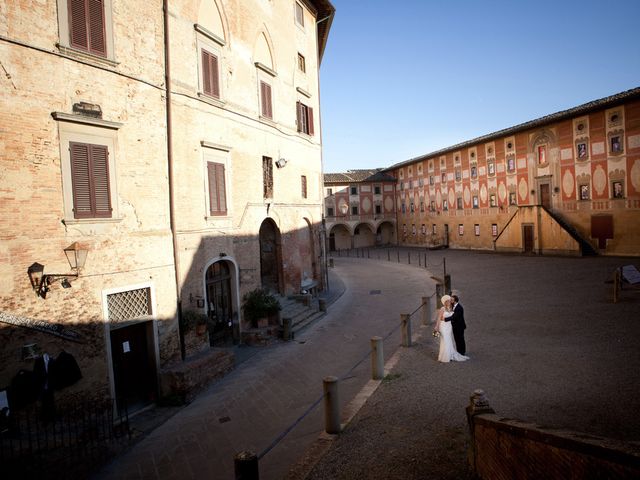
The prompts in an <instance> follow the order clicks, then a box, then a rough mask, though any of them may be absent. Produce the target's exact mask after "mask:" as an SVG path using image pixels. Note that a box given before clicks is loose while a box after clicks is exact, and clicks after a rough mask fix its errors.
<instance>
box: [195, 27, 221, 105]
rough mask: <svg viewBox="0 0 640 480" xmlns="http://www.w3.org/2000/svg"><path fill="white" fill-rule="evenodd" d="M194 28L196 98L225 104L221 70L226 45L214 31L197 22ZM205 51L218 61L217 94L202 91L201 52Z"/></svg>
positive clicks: (215, 103) (202, 69)
mask: <svg viewBox="0 0 640 480" xmlns="http://www.w3.org/2000/svg"><path fill="white" fill-rule="evenodd" d="M194 28H195V30H196V53H197V57H198V58H197V61H198V98H200V99H201V100H205V101H206V102H209V103H212V104H213V105H216V106H223V105H224V104H225V101H224V98H225V88H224V85H223V81H222V78H223V76H222V72H223V71H224V62H223V55H222V54H223V49H224V47H225V46H226V42H225V41H224V39H222V38H220V37H218V36H217V35H216V34H215V33H213V32H211V31H209V30H207V29H206V28H204V27H203V26H201V25H199V24H195V26H194ZM203 50H204V51H206V52H207V53H209V54H210V55H213V56H215V57H216V58H217V61H218V73H217V81H218V96H215V95H211V94H209V93H205V91H204V65H203V63H202V52H203Z"/></svg>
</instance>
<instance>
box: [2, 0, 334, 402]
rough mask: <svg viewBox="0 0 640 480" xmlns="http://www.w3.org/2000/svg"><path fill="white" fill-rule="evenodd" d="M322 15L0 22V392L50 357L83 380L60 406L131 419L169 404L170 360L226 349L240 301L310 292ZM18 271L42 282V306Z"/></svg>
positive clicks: (224, 8)
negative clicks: (198, 328)
mask: <svg viewBox="0 0 640 480" xmlns="http://www.w3.org/2000/svg"><path fill="white" fill-rule="evenodd" d="M165 8H167V12H168V13H167V15H165V14H164V13H163V12H164V11H165V10H164V9H165ZM333 14H334V8H333V6H332V5H331V3H330V2H328V1H326V0H298V1H296V0H290V1H284V2H264V1H260V0H207V1H204V0H203V1H190V2H166V1H165V2H162V1H160V0H152V1H150V2H133V3H132V2H122V1H121V0H103V1H101V2H92V3H86V2H84V1H82V0H57V1H53V0H51V1H46V2H39V3H34V4H29V5H25V4H24V3H21V2H16V1H12V0H10V1H8V2H2V4H0V63H1V66H2V69H3V73H4V74H3V75H2V78H1V79H0V82H1V85H2V88H1V89H0V100H1V102H2V105H3V108H2V110H1V111H0V125H2V127H1V128H2V141H0V165H1V173H0V225H1V228H0V238H1V242H0V259H1V261H0V343H1V344H2V350H1V351H0V390H2V388H3V387H6V386H8V385H9V384H10V383H11V381H12V379H13V378H14V376H15V375H16V373H17V372H18V371H19V370H21V369H22V370H28V369H30V368H31V366H32V362H33V357H34V355H38V354H42V353H47V354H48V355H49V356H50V357H51V358H55V357H56V356H57V355H58V354H59V353H60V352H62V351H63V350H64V351H66V352H69V353H71V354H73V355H74V357H75V358H76V359H77V360H78V363H79V366H80V368H81V370H82V373H83V378H82V380H81V381H79V382H78V383H77V384H75V385H74V386H72V387H69V388H66V389H65V390H63V391H61V392H59V393H58V394H57V395H58V398H59V399H60V401H63V400H64V399H65V398H70V397H78V396H82V397H96V398H97V397H107V396H110V397H117V398H121V397H124V396H126V397H128V403H129V405H130V407H132V408H136V407H137V406H141V405H144V404H146V403H148V402H150V401H153V400H154V399H156V398H157V397H158V396H159V395H164V394H166V393H168V392H166V391H163V389H162V388H161V383H162V382H161V380H162V378H163V375H165V373H166V372H169V371H171V369H172V368H174V366H175V365H176V364H178V363H180V361H181V353H182V354H184V353H185V349H186V354H187V355H189V354H190V353H192V352H196V351H198V350H199V349H206V348H207V347H209V346H220V345H228V344H230V343H231V342H232V341H235V342H237V341H240V339H241V335H242V332H243V330H244V329H246V328H247V323H246V322H245V321H244V319H243V316H242V311H241V299H242V296H243V294H244V293H245V292H247V291H249V290H252V289H254V288H257V287H261V286H264V287H267V288H270V289H271V290H273V291H276V292H279V293H282V294H285V293H291V292H297V291H298V290H300V286H301V283H302V282H303V281H304V280H306V279H317V280H318V281H321V279H322V276H321V271H320V265H321V257H322V251H321V242H320V241H319V234H320V228H319V225H320V224H321V218H322V196H321V195H322V178H321V142H320V116H319V78H318V70H319V65H320V61H321V58H322V53H323V50H324V47H325V44H326V41H327V36H328V33H329V29H330V26H331V21H332V18H333ZM69 246H73V247H75V248H74V249H72V250H68V251H66V252H65V250H64V249H65V248H67V247H69ZM78 249H79V250H80V253H81V256H82V257H83V258H84V255H85V253H86V262H85V263H84V265H83V266H82V268H79V269H78V268H72V267H73V265H71V264H68V263H67V260H66V258H65V253H77V252H78ZM42 264H44V272H42V268H41V267H42ZM29 269H31V270H30V272H31V277H35V276H37V275H38V272H39V273H40V274H42V273H44V274H45V275H48V277H45V279H46V280H48V281H45V283H44V284H43V288H40V289H38V288H36V289H35V290H38V292H39V295H37V294H35V293H34V288H33V286H32V283H31V282H30V276H29V275H28V270H29ZM52 274H64V276H59V277H58V276H52ZM76 275H77V276H76ZM69 286H71V287H72V288H66V287H69ZM36 287H37V286H36ZM45 287H47V288H45ZM185 312H191V313H194V314H196V315H195V316H196V317H197V315H198V314H202V315H204V316H206V317H207V318H208V321H207V325H208V329H207V330H208V331H206V332H205V333H204V335H201V336H200V337H199V338H196V337H195V334H194V333H191V332H189V331H188V329H187V328H186V327H187V326H188V325H187V322H180V321H179V317H181V318H182V317H185V318H194V315H190V316H189V315H186V316H185V315H182V314H183V313H185ZM210 368H212V369H215V368H216V366H215V365H211V366H210Z"/></svg>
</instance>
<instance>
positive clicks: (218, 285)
mask: <svg viewBox="0 0 640 480" xmlns="http://www.w3.org/2000/svg"><path fill="white" fill-rule="evenodd" d="M205 283H206V287H207V316H208V317H209V321H208V329H209V344H210V345H211V346H221V345H223V344H227V343H229V342H233V341H234V338H233V303H232V302H233V301H232V290H231V269H230V264H229V262H225V261H219V262H215V263H212V264H211V265H210V266H209V268H208V269H207V273H206V275H205Z"/></svg>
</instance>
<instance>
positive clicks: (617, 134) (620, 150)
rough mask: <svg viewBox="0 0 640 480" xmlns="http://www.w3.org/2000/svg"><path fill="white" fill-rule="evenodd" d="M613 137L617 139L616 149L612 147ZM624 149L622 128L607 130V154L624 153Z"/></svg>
mask: <svg viewBox="0 0 640 480" xmlns="http://www.w3.org/2000/svg"><path fill="white" fill-rule="evenodd" d="M615 138H617V139H618V142H617V145H618V146H619V148H618V149H617V150H614V149H613V146H614V139H615ZM624 150H625V149H624V130H623V129H616V130H612V131H610V132H608V133H607V151H608V152H609V155H610V156H618V155H624Z"/></svg>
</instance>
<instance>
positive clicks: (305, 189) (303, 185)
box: [300, 175, 307, 198]
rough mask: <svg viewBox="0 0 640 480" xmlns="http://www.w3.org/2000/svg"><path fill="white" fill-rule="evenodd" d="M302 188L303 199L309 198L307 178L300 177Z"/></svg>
mask: <svg viewBox="0 0 640 480" xmlns="http://www.w3.org/2000/svg"><path fill="white" fill-rule="evenodd" d="M300 186H301V188H302V198H307V176H306V175H301V176H300Z"/></svg>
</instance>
